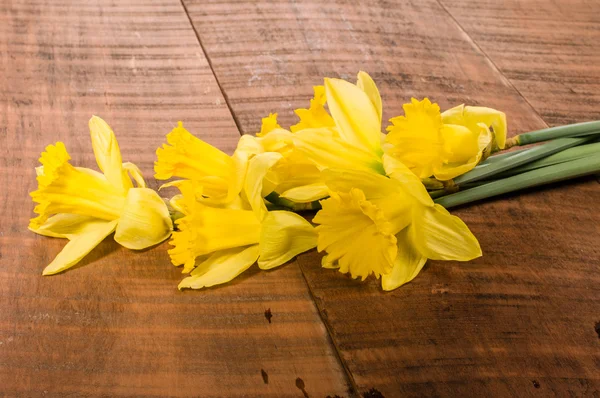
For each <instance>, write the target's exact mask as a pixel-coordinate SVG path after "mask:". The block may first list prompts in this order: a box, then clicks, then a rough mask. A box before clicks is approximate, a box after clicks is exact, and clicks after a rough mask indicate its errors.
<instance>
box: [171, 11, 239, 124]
mask: <svg viewBox="0 0 600 398" xmlns="http://www.w3.org/2000/svg"><path fill="white" fill-rule="evenodd" d="M179 3H180V4H181V7H183V12H184V13H185V16H186V17H187V20H188V22H189V24H190V27H191V28H192V30H193V31H194V35H196V40H197V41H198V45H199V46H200V48H201V49H202V53H203V54H204V57H205V58H206V62H207V63H208V67H209V68H210V71H211V73H212V75H213V77H214V78H215V81H216V82H217V86H219V90H220V91H221V95H222V96H223V99H225V104H226V105H227V109H229V113H230V114H231V117H232V118H233V121H234V123H235V126H236V127H237V129H238V133H239V134H240V135H242V126H241V124H240V121H239V120H238V118H237V116H236V115H235V113H234V112H233V108H232V107H231V104H230V102H229V97H228V96H227V93H226V92H225V90H223V86H222V85H221V82H220V81H219V77H218V76H217V74H216V73H215V68H214V67H213V63H212V60H211V59H210V55H208V52H207V51H206V49H205V48H204V44H202V40H201V39H200V34H199V33H198V30H197V29H196V27H195V26H194V23H193V22H192V18H191V17H190V13H189V12H188V9H187V7H186V6H185V3H184V2H183V0H179Z"/></svg>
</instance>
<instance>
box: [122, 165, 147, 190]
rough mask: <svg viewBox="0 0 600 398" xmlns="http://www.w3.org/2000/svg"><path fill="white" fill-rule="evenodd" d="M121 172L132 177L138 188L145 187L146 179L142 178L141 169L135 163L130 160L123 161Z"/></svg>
mask: <svg viewBox="0 0 600 398" xmlns="http://www.w3.org/2000/svg"><path fill="white" fill-rule="evenodd" d="M123 172H124V173H127V174H128V176H129V177H131V178H133V180H134V181H135V183H136V184H137V186H138V188H146V181H145V180H144V177H143V176H142V171H141V170H140V168H139V167H137V166H136V165H135V164H133V163H131V162H125V163H123ZM127 179H128V180H129V178H127ZM129 181H131V180H129ZM132 187H133V186H130V187H129V188H132Z"/></svg>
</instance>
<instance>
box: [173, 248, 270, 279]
mask: <svg viewBox="0 0 600 398" xmlns="http://www.w3.org/2000/svg"><path fill="white" fill-rule="evenodd" d="M258 253H259V249H258V245H252V246H247V247H244V248H235V249H230V250H222V251H219V252H216V253H214V254H212V255H211V256H209V257H208V259H207V260H205V261H204V262H203V263H201V264H199V265H198V267H197V268H196V269H195V270H194V271H193V272H192V276H189V277H187V278H185V279H184V280H182V281H181V283H179V286H178V287H179V289H180V290H181V289H186V288H187V289H202V288H203V287H210V286H214V285H219V284H221V283H226V282H229V281H231V280H232V279H233V278H235V277H236V276H238V275H239V274H241V273H242V272H244V271H246V270H247V269H248V268H250V267H251V266H252V264H254V263H255V262H256V259H257V258H258Z"/></svg>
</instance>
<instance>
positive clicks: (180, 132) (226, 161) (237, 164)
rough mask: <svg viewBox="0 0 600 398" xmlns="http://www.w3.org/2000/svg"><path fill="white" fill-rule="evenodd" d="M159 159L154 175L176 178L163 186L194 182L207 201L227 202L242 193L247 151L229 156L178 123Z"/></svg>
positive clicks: (156, 176)
mask: <svg viewBox="0 0 600 398" xmlns="http://www.w3.org/2000/svg"><path fill="white" fill-rule="evenodd" d="M156 156H157V160H156V162H155V163H154V172H155V175H154V176H155V178H156V179H157V180H168V179H170V178H172V177H178V178H181V179H182V180H176V181H173V182H170V183H167V184H165V185H163V186H162V187H161V188H166V187H168V186H178V185H182V184H184V185H185V184H190V183H191V182H192V181H193V182H194V184H193V185H194V186H196V187H201V188H202V195H200V192H198V193H197V196H198V197H199V198H200V197H202V198H203V199H204V200H206V201H207V202H212V203H227V202H230V201H232V200H234V198H235V197H236V196H237V195H238V194H239V193H240V190H241V187H242V183H243V179H244V175H245V170H246V167H247V162H248V159H247V156H246V154H245V153H244V152H238V151H236V153H234V155H233V156H229V155H227V154H226V153H224V152H222V151H221V150H219V149H217V148H215V147H214V146H212V145H210V144H208V143H206V142H204V141H202V140H201V139H199V138H197V137H195V136H194V135H192V134H191V133H190V132H189V131H188V130H186V129H185V128H184V127H183V123H182V122H179V123H178V125H177V127H175V128H174V129H173V130H172V131H171V132H170V133H169V134H167V144H163V146H162V147H161V148H158V149H157V150H156Z"/></svg>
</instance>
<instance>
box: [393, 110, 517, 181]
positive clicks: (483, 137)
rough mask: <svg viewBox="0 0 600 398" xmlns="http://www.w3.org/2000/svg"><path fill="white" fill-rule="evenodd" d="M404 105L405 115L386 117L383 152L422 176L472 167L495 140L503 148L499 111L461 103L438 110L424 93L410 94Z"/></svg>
mask: <svg viewBox="0 0 600 398" xmlns="http://www.w3.org/2000/svg"><path fill="white" fill-rule="evenodd" d="M403 108H404V113H405V115H404V116H398V117H395V118H392V119H390V121H391V122H392V125H391V126H389V127H388V129H387V130H388V132H389V133H388V135H387V137H386V144H387V145H386V153H387V154H389V155H390V156H393V157H395V158H396V159H398V160H400V161H402V162H403V163H404V164H405V165H406V166H408V167H409V168H410V169H411V170H412V171H413V172H414V173H415V174H416V175H417V176H419V177H420V178H423V179H425V178H428V177H431V176H435V178H437V179H438V180H441V181H446V180H450V179H452V178H454V177H457V176H459V175H461V174H464V173H466V172H467V171H469V170H472V169H473V168H474V167H475V166H476V165H477V164H478V163H479V162H480V161H481V160H483V159H484V158H485V157H486V156H488V155H489V154H490V153H491V151H492V146H493V145H494V142H495V143H496V145H498V146H499V147H501V148H503V147H504V143H505V141H506V118H505V116H504V114H503V113H502V112H498V111H496V110H494V109H490V108H481V107H469V106H467V107H465V106H464V105H460V106H457V107H455V108H452V109H450V110H448V111H446V112H444V113H440V107H439V106H438V105H437V104H435V103H433V104H432V103H431V101H429V99H427V98H425V99H424V100H422V101H418V100H416V99H415V98H413V99H412V100H411V103H410V104H405V105H404V106H403ZM490 127H491V128H492V129H493V132H492V131H490Z"/></svg>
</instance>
